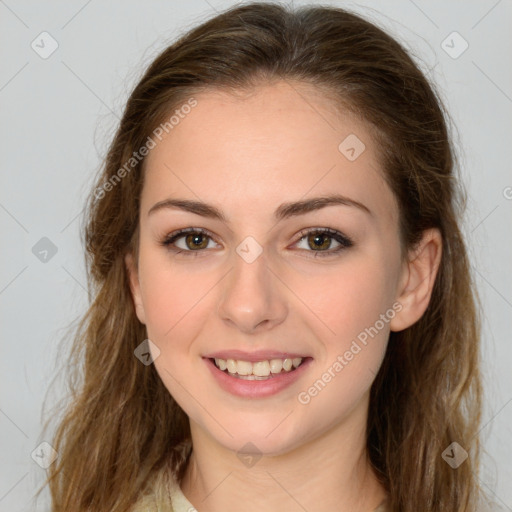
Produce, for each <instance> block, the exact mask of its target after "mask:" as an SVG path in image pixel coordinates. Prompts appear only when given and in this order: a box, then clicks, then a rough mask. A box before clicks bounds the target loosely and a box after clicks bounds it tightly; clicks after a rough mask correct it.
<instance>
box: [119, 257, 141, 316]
mask: <svg viewBox="0 0 512 512" xmlns="http://www.w3.org/2000/svg"><path fill="white" fill-rule="evenodd" d="M124 261H125V265H126V271H127V273H128V278H129V283H130V291H131V294H132V300H133V305H134V307H135V312H136V314H137V318H138V319H139V321H140V322H141V323H142V324H146V315H145V313H144V305H143V303H142V294H141V291H140V282H139V273H138V269H137V265H136V264H135V261H134V258H133V255H132V254H131V253H127V254H126V256H125V258H124Z"/></svg>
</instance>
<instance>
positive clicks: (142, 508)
mask: <svg viewBox="0 0 512 512" xmlns="http://www.w3.org/2000/svg"><path fill="white" fill-rule="evenodd" d="M167 476H168V473H167V472H166V471H161V472H160V473H159V474H158V475H157V476H156V478H155V480H154V481H153V483H152V485H151V486H150V487H149V488H148V490H147V491H146V494H145V495H144V496H142V497H141V499H140V500H139V501H138V502H137V504H136V506H135V508H134V509H133V512H198V511H197V509H196V508H195V507H194V506H193V505H192V503H190V501H189V500H188V499H187V498H186V497H185V495H184V494H183V491H182V490H181V488H180V486H179V485H178V484H177V482H176V481H175V480H174V479H171V478H167ZM372 512H389V510H388V508H387V507H386V502H383V503H381V505H379V506H378V507H377V508H376V509H375V510H374V511H372Z"/></svg>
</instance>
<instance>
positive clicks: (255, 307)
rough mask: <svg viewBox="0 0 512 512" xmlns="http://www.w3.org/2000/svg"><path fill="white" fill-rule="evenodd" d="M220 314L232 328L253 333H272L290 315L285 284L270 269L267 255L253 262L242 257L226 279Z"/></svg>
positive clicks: (238, 257) (219, 307)
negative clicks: (269, 331) (284, 288)
mask: <svg viewBox="0 0 512 512" xmlns="http://www.w3.org/2000/svg"><path fill="white" fill-rule="evenodd" d="M222 282H223V283H224V284H223V288H222V292H221V298H220V301H219V305H218V308H217V314H218V315H219V316H220V318H221V319H222V320H223V321H224V322H225V323H227V324H229V326H231V327H236V328H237V329H239V330H240V331H242V332H244V333H247V334H252V333H256V332H259V331H265V330H270V329H272V328H274V327H276V326H277V325H279V324H280V323H282V322H283V321H284V319H285V318H286V315H287V314H288V305H287V301H286V296H285V292H284V290H283V285H282V284H281V282H280V280H279V279H278V278H277V277H276V276H275V271H274V270H273V269H271V268H270V267H269V264H268V261H267V258H266V257H265V252H263V253H262V254H260V256H259V257H258V258H256V260H254V261H253V262H252V263H248V262H247V261H245V260H244V259H243V258H241V257H240V256H239V255H238V254H235V255H234V267H233V269H232V270H231V272H229V274H228V276H226V279H224V280H223V281H222Z"/></svg>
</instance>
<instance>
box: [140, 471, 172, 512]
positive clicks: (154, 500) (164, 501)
mask: <svg viewBox="0 0 512 512" xmlns="http://www.w3.org/2000/svg"><path fill="white" fill-rule="evenodd" d="M167 477H168V473H167V472H166V471H159V472H158V473H156V474H155V475H154V476H153V478H152V479H151V481H150V482H149V483H148V485H147V486H146V488H145V490H144V492H143V493H142V494H141V495H140V497H139V499H138V501H137V503H136V504H135V505H134V506H133V508H132V509H131V511H130V512H175V510H174V508H173V506H172V503H171V496H170V487H169V482H168V480H167ZM172 485H173V484H172V483H171V489H172V488H173V487H172Z"/></svg>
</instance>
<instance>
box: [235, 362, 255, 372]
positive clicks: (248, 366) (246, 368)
mask: <svg viewBox="0 0 512 512" xmlns="http://www.w3.org/2000/svg"><path fill="white" fill-rule="evenodd" d="M236 373H238V375H251V373H252V363H250V362H249V361H237V362H236Z"/></svg>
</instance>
